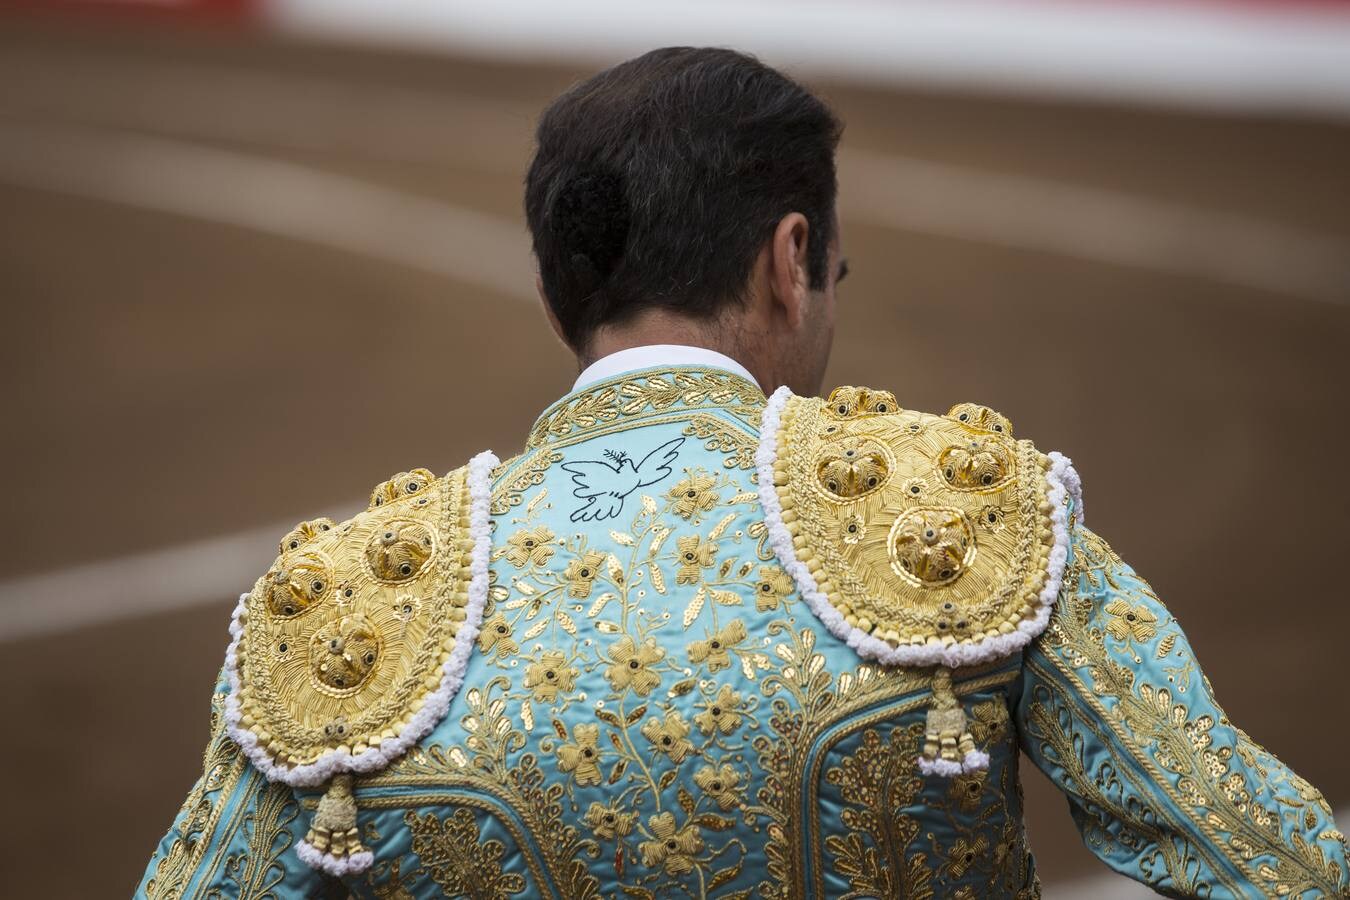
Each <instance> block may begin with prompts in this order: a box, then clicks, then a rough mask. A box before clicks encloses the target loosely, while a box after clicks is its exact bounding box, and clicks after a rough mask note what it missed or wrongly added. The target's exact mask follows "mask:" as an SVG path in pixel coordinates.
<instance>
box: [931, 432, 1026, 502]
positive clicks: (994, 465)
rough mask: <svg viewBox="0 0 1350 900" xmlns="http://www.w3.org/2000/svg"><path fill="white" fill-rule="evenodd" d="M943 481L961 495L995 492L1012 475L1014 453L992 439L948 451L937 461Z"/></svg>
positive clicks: (958, 446) (959, 446)
mask: <svg viewBox="0 0 1350 900" xmlns="http://www.w3.org/2000/svg"><path fill="white" fill-rule="evenodd" d="M938 470H939V471H940V472H941V473H942V479H943V480H944V481H946V482H947V484H948V485H950V486H951V487H953V488H955V489H956V490H958V491H992V490H997V489H998V488H1000V487H1002V486H1003V485H1004V484H1006V483H1007V482H1008V479H1010V478H1011V477H1012V475H1013V470H1014V464H1013V458H1012V452H1011V451H1010V450H1009V449H1008V448H1007V447H1006V446H1005V445H1003V444H1002V443H999V442H997V441H994V440H992V439H990V440H985V439H980V438H977V439H974V440H969V441H965V442H963V443H961V444H958V445H955V446H951V447H947V448H946V449H944V450H943V451H942V454H941V455H940V456H939V457H938Z"/></svg>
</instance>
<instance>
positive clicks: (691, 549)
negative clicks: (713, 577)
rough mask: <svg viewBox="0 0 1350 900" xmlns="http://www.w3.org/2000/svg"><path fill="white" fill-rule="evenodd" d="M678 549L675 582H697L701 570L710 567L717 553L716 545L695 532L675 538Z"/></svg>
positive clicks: (701, 574) (700, 576)
mask: <svg viewBox="0 0 1350 900" xmlns="http://www.w3.org/2000/svg"><path fill="white" fill-rule="evenodd" d="M675 544H676V546H677V547H678V548H679V551H680V569H679V571H678V572H677V573H676V574H675V583H676V584H698V583H699V580H700V579H701V578H702V577H703V570H704V569H707V568H711V567H712V565H713V563H714V559H713V557H714V556H716V555H717V545H716V544H714V543H712V542H711V541H705V540H704V539H703V538H701V537H699V536H698V535H696V534H691V535H689V536H688V537H682V538H679V539H677V540H676V542H675Z"/></svg>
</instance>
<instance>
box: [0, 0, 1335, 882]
mask: <svg viewBox="0 0 1350 900" xmlns="http://www.w3.org/2000/svg"><path fill="white" fill-rule="evenodd" d="M680 43H693V44H719V45H730V46H736V47H738V48H740V49H745V50H749V51H752V52H757V53H759V54H761V55H762V56H763V57H764V58H765V59H766V60H767V61H768V62H770V63H773V64H776V65H781V66H783V67H785V68H787V69H788V70H790V71H792V72H794V73H796V74H797V75H799V76H801V77H802V78H804V79H806V80H807V81H808V82H809V83H811V84H812V85H813V86H815V87H817V88H819V89H820V90H821V91H822V92H823V94H824V95H825V96H826V97H827V98H828V99H829V100H831V101H832V103H833V104H834V105H835V106H836V107H837V108H838V110H839V112H840V113H841V114H842V116H843V118H844V119H845V120H846V122H847V130H846V134H845V139H844V143H843V147H842V150H841V154H840V162H839V165H840V180H841V191H842V194H841V214H842V219H843V234H844V242H845V252H846V254H847V255H848V257H849V260H850V268H851V270H852V272H853V273H854V274H852V275H851V276H850V279H849V281H848V283H847V285H846V287H845V289H844V291H843V297H842V301H841V302H842V303H843V307H842V309H841V313H840V326H841V327H840V333H839V337H838V341H837V344H836V350H835V356H834V361H833V364H832V370H831V372H830V375H829V377H828V379H827V381H828V382H830V383H834V384H838V383H853V384H874V385H877V386H882V387H887V388H890V389H892V390H894V391H895V392H896V393H897V394H898V395H899V397H900V398H901V402H902V403H904V404H905V405H907V406H910V407H914V408H921V409H946V408H947V407H948V406H949V405H951V404H952V403H954V402H957V401H963V400H976V401H979V402H981V403H986V404H988V405H991V406H993V407H995V408H996V409H999V410H1001V411H1003V412H1005V413H1007V414H1008V415H1009V416H1010V417H1011V418H1012V419H1013V420H1014V421H1015V422H1016V425H1017V428H1018V431H1019V433H1022V434H1027V435H1032V436H1034V437H1035V439H1036V441H1037V442H1038V443H1039V444H1040V445H1041V446H1045V447H1058V448H1061V449H1063V450H1065V451H1066V452H1068V453H1069V454H1071V455H1072V456H1073V457H1074V459H1075V461H1076V463H1077V466H1078V469H1079V471H1080V472H1081V473H1082V475H1083V479H1084V482H1085V486H1086V493H1087V496H1088V504H1089V505H1090V506H1091V509H1092V516H1093V526H1094V529H1095V530H1097V531H1098V532H1100V533H1101V534H1103V535H1105V536H1107V537H1108V538H1109V539H1110V540H1111V542H1112V543H1113V544H1114V545H1115V547H1116V548H1117V549H1118V550H1119V551H1120V552H1121V554H1122V555H1123V556H1124V557H1125V558H1127V559H1130V560H1131V561H1133V562H1134V564H1135V565H1136V566H1138V567H1139V569H1140V571H1141V572H1143V573H1144V574H1146V575H1147V576H1148V578H1149V579H1150V581H1151V582H1152V583H1153V586H1154V587H1155V589H1156V590H1157V591H1158V593H1159V595H1160V596H1161V597H1162V598H1163V599H1164V601H1165V602H1166V603H1167V604H1168V605H1169V607H1170V609H1171V610H1172V611H1173V612H1174V613H1175V614H1176V615H1177V617H1178V618H1179V619H1180V620H1181V622H1182V623H1183V624H1184V626H1185V627H1186V629H1187V632H1188V633H1189V635H1190V637H1191V639H1192V641H1193V643H1194V644H1195V647H1196V651H1197V653H1198V655H1199V657H1200V658H1201V659H1202V660H1203V661H1204V663H1205V666H1206V669H1207V672H1208V674H1209V676H1210V678H1211V679H1212V681H1213V682H1214V685H1215V689H1216V691H1217V694H1218V696H1219V698H1220V699H1221V701H1222V702H1223V703H1224V704H1225V709H1226V711H1227V712H1228V714H1229V715H1230V716H1231V717H1232V719H1233V720H1234V721H1236V722H1237V723H1239V724H1241V725H1242V727H1244V728H1245V729H1246V730H1247V731H1248V732H1249V733H1250V734H1251V735H1252V736H1253V737H1254V738H1255V739H1256V740H1257V741H1259V742H1261V743H1263V744H1265V745H1266V746H1267V747H1269V748H1270V749H1271V750H1272V751H1273V752H1275V753H1276V754H1277V755H1279V756H1280V757H1282V758H1283V759H1284V760H1285V761H1286V762H1288V763H1289V764H1290V765H1291V766H1292V767H1293V768H1294V769H1296V770H1297V771H1298V772H1299V773H1300V774H1302V775H1304V776H1305V777H1307V778H1308V779H1309V780H1310V781H1312V782H1313V783H1314V784H1317V785H1318V786H1320V787H1321V788H1322V789H1323V790H1324V791H1325V792H1326V794H1327V796H1328V798H1329V799H1330V800H1331V801H1332V803H1333V804H1334V805H1336V806H1337V808H1338V809H1340V810H1341V813H1340V820H1341V824H1342V826H1344V825H1345V824H1346V822H1347V820H1350V770H1347V769H1346V767H1345V766H1344V764H1343V759H1344V755H1345V750H1344V747H1345V746H1346V744H1347V742H1350V717H1347V716H1346V712H1347V709H1346V707H1347V700H1346V697H1347V694H1346V683H1347V676H1346V673H1347V668H1346V663H1345V640H1344V636H1345V634H1346V633H1347V631H1350V607H1348V606H1347V605H1346V603H1345V602H1344V600H1345V597H1346V590H1347V588H1346V583H1345V578H1346V575H1345V572H1344V567H1343V566H1342V565H1340V564H1339V563H1340V550H1339V548H1340V547H1341V546H1342V545H1344V544H1345V543H1346V541H1347V539H1350V525H1347V522H1350V516H1348V515H1347V511H1350V478H1347V477H1345V473H1344V472H1343V471H1342V470H1343V469H1344V466H1343V464H1342V463H1341V458H1342V456H1343V455H1344V453H1343V448H1345V447H1347V446H1350V416H1346V415H1345V413H1344V410H1345V396H1346V390H1347V388H1348V387H1350V378H1347V375H1346V370H1345V364H1344V360H1345V357H1346V348H1347V346H1350V204H1348V203H1347V202H1346V200H1347V198H1350V165H1347V163H1346V161H1347V160H1348V159H1350V125H1348V124H1347V123H1350V7H1348V6H1347V5H1346V4H1343V3H1334V2H1324V3H1309V4H1300V3H1293V4H1289V3H1275V2H1273V0H1272V2H1269V3H1261V2H1249V3H1234V4H1227V3H1223V2H1218V3H1203V4H1202V3H1196V4H1188V3H1144V2H1139V3H1135V2H1131V0H1117V2H1104V3H1097V4H1086V5H1069V4H1040V3H1036V2H1033V0H1025V2H1014V0H1007V2H1001V3H988V2H982V3H969V4H959V5H951V4H941V3H937V2H909V3H898V4H896V3H883V2H880V0H877V2H864V0H852V2H846V3H837V4H815V3H808V2H805V0H795V2H793V0H789V2H780V3H777V4H769V3H765V2H759V0H755V2H748V0H735V2H725V3H712V2H711V0H708V2H694V3H681V4H676V3H673V2H664V0H663V2H654V3H651V4H642V5H641V6H640V7H639V6H633V5H621V4H619V3H617V2H614V0H583V2H577V3H569V4H543V3H539V2H523V0H510V2H499V3H466V4H433V3H430V2H412V0H389V2H383V3H379V4H375V3H368V2H358V0H345V2H344V0H274V2H266V3H264V2H262V0H257V2H252V0H190V2H160V3H156V2H117V0H105V2H100V3H85V4H52V3H15V2H10V3H7V4H5V5H3V7H0V285H2V286H3V297H4V329H5V330H4V333H5V336H6V340H5V346H6V353H4V354H3V356H0V372H3V386H4V389H5V396H6V400H7V402H6V405H5V409H6V413H5V418H6V422H5V435H6V439H5V440H4V442H3V445H0V446H2V447H3V449H0V453H3V463H4V471H5V472H6V475H7V478H6V483H7V486H8V487H7V492H8V496H9V498H10V499H9V502H10V514H9V515H7V516H6V517H5V524H4V525H3V526H0V527H2V528H3V536H2V537H0V546H3V548H4V551H3V556H2V557H0V649H3V653H0V679H2V680H3V682H4V684H5V686H6V687H5V689H4V690H3V691H0V722H3V723H4V724H5V726H6V728H7V731H8V734H9V735H10V739H9V740H7V741H5V742H4V749H3V750H0V762H2V763H3V764H2V765H0V770H2V771H4V772H6V773H7V774H8V777H7V780H6V786H5V807H6V809H7V810H8V813H9V814H8V815H5V816H4V817H2V822H0V846H3V847H4V848H5V850H6V856H7V858H8V860H9V862H8V864H7V865H5V866H4V867H3V871H2V872H0V895H3V896H5V897H15V898H19V897H23V898H28V897H41V898H59V897H78V898H88V897H104V896H108V897H120V896H126V895H127V894H128V893H129V892H130V891H131V890H132V888H133V886H134V884H135V881H136V879H137V877H138V876H139V874H140V872H141V871H142V869H143V867H144V865H145V863H146V861H147V859H148V858H149V856H150V853H151V851H152V849H153V848H154V845H155V843H156V841H157V840H158V839H159V837H160V835H161V834H162V833H163V831H164V830H165V829H166V828H167V827H168V825H169V824H170V822H171V820H172V817H173V815H174V812H175V810H176V809H177V808H178V805H179V803H180V802H181V800H182V797H183V796H184V794H185V792H186V791H187V789H188V788H189V787H190V785H191V784H192V782H193V781H194V779H195V778H196V775H197V773H198V771H199V760H200V756H201V750H202V748H203V746H204V745H205V740H206V735H207V714H208V705H207V698H208V695H209V692H210V689H211V685H212V683H213V682H212V679H213V677H214V675H215V673H216V671H217V670H218V668H219V666H220V663H221V659H222V654H223V651H224V647H225V644H226V639H227V637H226V623H227V618H228V615H229V610H230V608H231V604H232V603H233V599H234V598H235V597H236V596H237V595H238V593H239V591H241V590H245V589H247V587H248V586H249V585H250V584H251V583H252V580H253V579H254V577H256V575H257V574H258V573H259V572H262V571H263V570H264V569H265V568H266V567H267V565H268V564H269V562H270V561H271V559H272V556H273V554H274V552H275V540H276V539H277V537H278V536H279V535H280V534H282V533H284V532H285V531H286V530H287V529H288V528H289V527H290V526H291V525H292V524H293V523H294V522H296V521H298V520H300V519H305V518H312V517H314V516H317V515H323V514H326V515H332V516H334V517H342V518H345V517H347V516H350V515H352V514H353V513H355V512H356V511H357V510H358V509H360V508H362V507H363V506H364V499H363V491H364V490H365V488H367V487H368V486H369V485H373V484H375V483H376V482H378V481H380V480H382V479H383V478H385V477H387V476H388V474H389V473H391V472H395V471H399V470H406V469H408V468H409V467H412V466H427V467H429V468H432V469H436V470H438V471H445V470H447V469H449V468H452V467H453V466H456V465H458V464H460V463H461V462H463V461H464V460H465V459H467V458H468V457H469V455H470V454H472V453H474V452H476V451H477V450H480V449H482V448H483V447H489V446H490V447H493V448H494V449H496V450H497V451H498V452H499V453H501V454H503V455H505V454H508V453H511V452H514V451H515V450H516V449H517V448H519V446H520V444H521V442H522V439H523V436H524V434H525V432H526V430H527V428H528V427H529V425H530V423H531V422H532V421H533V419H534V417H535V415H537V413H538V412H539V411H541V410H542V409H543V408H544V407H545V406H546V405H547V404H548V403H549V402H551V401H552V400H553V399H554V398H555V397H556V396H558V395H559V394H561V393H562V392H563V391H564V390H565V389H566V387H567V386H568V385H569V384H570V379H571V377H572V375H573V372H572V369H571V361H570V359H569V358H568V356H567V355H566V354H565V353H564V351H563V349H562V348H561V347H560V346H558V345H557V344H555V343H554V341H553V340H552V338H551V337H550V336H549V333H548V330H547V328H546V327H545V324H544V321H543V317H542V315H541V314H540V312H539V310H538V309H537V308H536V305H535V301H534V299H533V270H532V264H531V260H530V256H529V246H528V241H527V238H526V233H525V229H524V222H523V216H522V214H521V209H520V206H521V179H522V175H523V171H524V167H525V164H526V162H527V160H528V158H529V153H530V149H531V147H530V139H531V128H532V122H533V119H534V117H535V115H536V114H537V113H538V111H539V110H540V109H541V107H542V106H543V105H544V104H545V103H546V102H547V101H548V100H549V99H550V98H551V97H552V96H553V95H555V94H556V93H557V92H558V91H560V90H561V89H562V88H564V87H565V86H567V85H568V84H569V83H571V82H572V81H573V80H574V79H576V78H577V77H579V76H581V75H583V74H585V73H588V72H591V71H594V70H595V69H596V68H597V67H599V66H602V65H604V64H606V63H609V62H613V61H616V60H618V59H622V58H625V57H627V56H629V55H633V54H635V53H638V52H641V51H643V50H646V49H649V48H651V47H654V46H661V45H669V44H680ZM508 349H509V351H510V355H511V356H512V357H513V358H516V359H528V360H531V361H532V364H531V365H530V366H529V367H527V368H509V369H508V368H503V367H501V366H500V365H499V362H498V360H499V359H500V358H502V357H503V356H504V355H506V354H505V353H504V352H503V351H505V350H508ZM1024 772H1025V780H1026V785H1027V793H1028V794H1029V795H1030V796H1029V798H1028V806H1029V808H1030V828H1031V831H1032V844H1033V847H1034V848H1035V849H1036V851H1037V856H1038V861H1039V863H1040V866H1041V870H1042V876H1043V879H1044V881H1045V884H1046V895H1047V896H1048V897H1058V898H1068V897H1077V896H1086V895H1089V894H1091V895H1092V896H1097V897H1133V896H1138V889H1136V888H1134V887H1132V886H1131V885H1129V884H1127V883H1125V882H1123V881H1120V880H1118V879H1116V878H1115V877H1114V876H1111V875H1109V874H1107V873H1105V870H1104V869H1102V868H1101V867H1100V866H1099V864H1097V863H1096V862H1095V861H1094V860H1093V859H1092V858H1091V857H1090V856H1089V855H1088V854H1087V853H1086V851H1084V850H1083V849H1082V848H1081V847H1080V846H1079V840H1078V837H1077V833H1076V831H1075V830H1074V828H1073V826H1072V823H1071V822H1070V820H1069V816H1068V815H1067V811H1066V809H1065V805H1064V802H1063V800H1062V798H1060V797H1058V796H1057V795H1055V794H1053V793H1052V792H1051V791H1050V790H1049V789H1048V788H1047V786H1046V785H1045V784H1044V783H1043V782H1042V781H1041V778H1040V776H1039V774H1038V773H1036V772H1035V771H1034V770H1033V769H1032V768H1031V767H1029V766H1028V767H1026V768H1025V769H1024Z"/></svg>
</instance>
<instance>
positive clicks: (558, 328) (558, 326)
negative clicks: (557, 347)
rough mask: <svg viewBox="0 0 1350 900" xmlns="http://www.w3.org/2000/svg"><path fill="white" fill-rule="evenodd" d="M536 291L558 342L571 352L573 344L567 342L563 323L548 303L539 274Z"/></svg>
mask: <svg viewBox="0 0 1350 900" xmlns="http://www.w3.org/2000/svg"><path fill="white" fill-rule="evenodd" d="M534 291H535V293H536V294H538V295H539V304H540V305H541V306H543V307H544V315H545V316H547V317H548V324H549V327H550V328H552V329H553V333H554V334H556V335H557V336H558V340H560V341H562V342H563V346H564V347H566V348H567V349H569V350H571V349H573V348H572V345H571V343H569V342H568V340H567V334H566V333H565V332H564V331H563V327H562V323H561V322H559V321H558V317H557V316H556V315H554V313H553V307H552V305H550V304H549V302H548V294H545V293H544V279H543V277H542V276H541V275H540V274H539V273H538V272H536V273H535V274H534Z"/></svg>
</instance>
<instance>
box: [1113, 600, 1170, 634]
mask: <svg viewBox="0 0 1350 900" xmlns="http://www.w3.org/2000/svg"><path fill="white" fill-rule="evenodd" d="M1106 614H1107V615H1109V616H1110V617H1111V618H1110V619H1108V620H1107V623H1106V633H1107V634H1109V635H1111V637H1113V638H1115V639H1116V640H1118V641H1131V640H1135V641H1141V642H1147V641H1151V640H1153V636H1154V635H1155V634H1157V633H1158V617H1157V616H1155V615H1154V614H1153V613H1152V612H1150V611H1149V609H1148V607H1146V606H1143V605H1135V606H1131V605H1130V604H1129V603H1126V602H1125V601H1124V600H1121V599H1119V598H1117V599H1115V600H1112V601H1111V602H1110V603H1108V604H1106Z"/></svg>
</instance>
